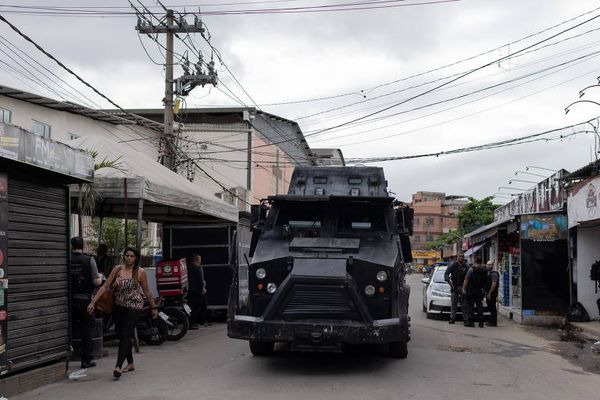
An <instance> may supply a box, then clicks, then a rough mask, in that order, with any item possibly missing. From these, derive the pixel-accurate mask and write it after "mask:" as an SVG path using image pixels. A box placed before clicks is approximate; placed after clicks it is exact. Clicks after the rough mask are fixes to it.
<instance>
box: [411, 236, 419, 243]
mask: <svg viewBox="0 0 600 400" xmlns="http://www.w3.org/2000/svg"><path fill="white" fill-rule="evenodd" d="M412 241H413V242H415V243H418V242H420V241H421V236H419V235H415V236H413V240H412Z"/></svg>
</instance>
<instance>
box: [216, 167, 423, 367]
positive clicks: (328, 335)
mask: <svg viewBox="0 0 600 400" xmlns="http://www.w3.org/2000/svg"><path fill="white" fill-rule="evenodd" d="M253 214H254V217H253V219H254V224H253V227H252V240H251V244H250V249H249V254H248V255H247V256H246V255H244V256H243V258H244V259H245V260H244V261H243V262H242V260H240V261H239V267H238V274H237V276H236V279H234V283H233V285H232V287H231V292H230V298H229V315H228V327H227V331H228V335H229V336H230V337H232V338H237V339H245V340H248V341H249V342H250V350H251V352H252V354H254V355H266V354H269V353H271V352H272V351H273V348H274V344H275V343H277V342H287V343H289V344H290V346H291V349H292V351H324V352H341V351H342V350H343V348H344V346H346V345H352V344H387V345H388V348H389V352H390V354H391V355H393V356H395V357H399V358H405V357H406V356H407V342H408V341H409V340H410V330H409V326H410V323H409V321H410V318H409V317H408V315H407V314H408V299H409V294H410V289H409V287H408V285H406V283H405V263H407V262H409V261H411V259H410V257H411V249H410V242H409V234H412V219H413V218H412V216H413V214H412V209H411V208H409V207H407V206H406V205H405V204H403V203H399V202H395V201H394V198H393V197H390V196H389V195H388V191H387V182H386V180H385V177H384V174H383V169H382V168H377V167H297V168H296V169H295V170H294V173H293V175H292V179H291V183H290V188H289V191H288V194H287V195H278V196H270V197H269V198H268V199H267V200H264V201H263V202H261V205H260V206H257V207H256V208H255V209H254V210H253Z"/></svg>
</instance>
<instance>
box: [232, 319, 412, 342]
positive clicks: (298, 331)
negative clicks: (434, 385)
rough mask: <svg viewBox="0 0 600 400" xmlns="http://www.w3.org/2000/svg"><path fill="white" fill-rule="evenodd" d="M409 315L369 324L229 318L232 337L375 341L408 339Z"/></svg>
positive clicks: (281, 340)
mask: <svg viewBox="0 0 600 400" xmlns="http://www.w3.org/2000/svg"><path fill="white" fill-rule="evenodd" d="M409 320H410V317H408V316H405V317H402V318H391V319H381V320H375V321H373V323H372V324H365V323H361V322H356V321H338V320H335V321H326V320H308V321H306V320H304V321H292V322H288V321H281V320H267V321H265V320H264V319H263V318H261V317H250V316H244V315H236V316H235V317H234V318H233V319H232V320H230V321H229V322H228V327H227V334H228V336H229V337H231V338H235V339H246V340H257V341H271V342H292V343H303V342H304V343H307V344H313V345H314V346H316V347H318V346H319V345H320V344H323V345H324V346H326V345H327V344H341V343H348V344H361V343H362V344H377V343H389V342H397V341H405V340H406V341H408V340H409V339H410V329H409V328H410V323H409Z"/></svg>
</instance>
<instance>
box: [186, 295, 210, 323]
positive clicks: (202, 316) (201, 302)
mask: <svg viewBox="0 0 600 400" xmlns="http://www.w3.org/2000/svg"><path fill="white" fill-rule="evenodd" d="M188 303H189V305H190V307H191V309H192V315H191V316H190V323H191V324H192V325H194V324H196V323H199V324H200V325H204V324H205V323H206V322H207V321H206V319H207V316H206V314H207V312H206V295H205V294H202V295H192V296H188Z"/></svg>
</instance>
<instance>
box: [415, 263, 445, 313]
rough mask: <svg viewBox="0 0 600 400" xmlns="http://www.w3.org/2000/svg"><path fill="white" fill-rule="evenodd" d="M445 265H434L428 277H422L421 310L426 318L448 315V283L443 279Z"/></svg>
mask: <svg viewBox="0 0 600 400" xmlns="http://www.w3.org/2000/svg"><path fill="white" fill-rule="evenodd" d="M446 268H447V267H446V266H445V265H441V266H438V267H436V268H435V269H434V270H433V272H432V273H431V275H430V276H429V278H423V279H422V280H421V282H423V312H424V313H427V318H432V317H433V316H434V315H437V316H441V315H450V305H451V302H450V285H449V284H448V283H446V281H445V280H444V273H445V272H446Z"/></svg>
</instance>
